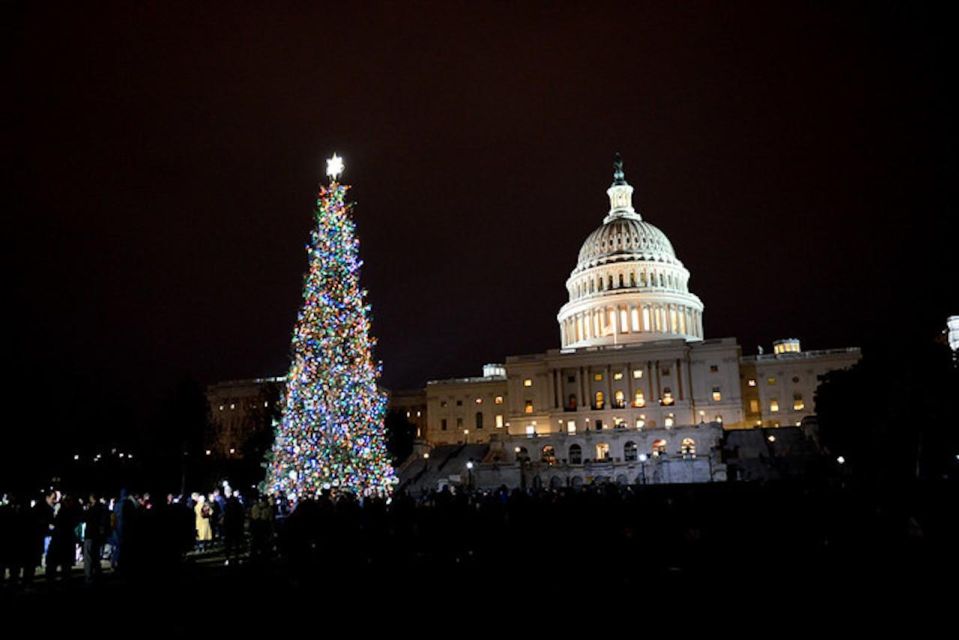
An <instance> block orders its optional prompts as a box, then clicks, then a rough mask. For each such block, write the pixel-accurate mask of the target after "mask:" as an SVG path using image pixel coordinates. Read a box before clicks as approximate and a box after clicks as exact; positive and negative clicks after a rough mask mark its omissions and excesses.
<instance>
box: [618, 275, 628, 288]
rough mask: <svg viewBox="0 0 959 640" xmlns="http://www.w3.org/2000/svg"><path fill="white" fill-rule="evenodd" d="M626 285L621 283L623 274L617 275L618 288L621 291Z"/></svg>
mask: <svg viewBox="0 0 959 640" xmlns="http://www.w3.org/2000/svg"><path fill="white" fill-rule="evenodd" d="M625 286H626V284H625V283H624V282H623V274H619V288H620V289H622V288H623V287H625Z"/></svg>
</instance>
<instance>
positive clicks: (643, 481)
mask: <svg viewBox="0 0 959 640" xmlns="http://www.w3.org/2000/svg"><path fill="white" fill-rule="evenodd" d="M648 459H649V458H648V457H647V455H646V454H645V453H641V454H639V466H640V474H641V475H640V476H639V480H640V481H639V484H646V461H647V460H648Z"/></svg>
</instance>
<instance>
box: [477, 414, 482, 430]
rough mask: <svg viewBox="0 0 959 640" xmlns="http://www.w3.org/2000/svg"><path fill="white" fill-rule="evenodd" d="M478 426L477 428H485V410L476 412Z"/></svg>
mask: <svg viewBox="0 0 959 640" xmlns="http://www.w3.org/2000/svg"><path fill="white" fill-rule="evenodd" d="M476 428H477V429H482V428H483V412H482V411H477V412H476Z"/></svg>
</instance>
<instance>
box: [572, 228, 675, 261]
mask: <svg viewBox="0 0 959 640" xmlns="http://www.w3.org/2000/svg"><path fill="white" fill-rule="evenodd" d="M626 260H648V261H653V262H665V263H667V264H679V261H678V260H676V253H675V252H674V251H673V245H672V244H671V243H670V242H669V238H667V237H666V234H665V233H663V232H662V231H660V230H659V229H657V228H656V227H654V226H653V225H651V224H649V223H648V222H644V221H643V220H639V219H638V218H632V217H624V216H620V217H618V218H615V219H613V220H611V221H610V222H608V223H606V224H604V225H603V226H601V227H600V228H599V229H597V230H596V231H594V232H592V233H591V234H589V237H588V238H586V242H584V243H583V248H582V249H580V250H579V260H578V262H577V265H576V269H577V270H581V269H588V268H590V267H594V266H596V265H598V264H610V263H613V262H621V261H626Z"/></svg>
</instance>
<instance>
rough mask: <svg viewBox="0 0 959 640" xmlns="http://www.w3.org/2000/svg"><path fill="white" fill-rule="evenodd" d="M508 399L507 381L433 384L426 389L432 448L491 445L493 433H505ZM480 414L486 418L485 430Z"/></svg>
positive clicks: (458, 381) (433, 382)
mask: <svg viewBox="0 0 959 640" xmlns="http://www.w3.org/2000/svg"><path fill="white" fill-rule="evenodd" d="M508 397H509V396H508V394H507V381H506V380H505V379H502V378H460V379H453V380H436V381H431V382H429V383H428V384H427V385H426V415H427V433H426V439H427V441H428V442H430V443H431V444H455V443H460V442H471V443H478V442H487V441H489V438H490V434H492V433H497V432H498V433H501V434H502V433H504V432H505V431H506V422H507V414H508V409H507V407H508V402H509V400H508ZM500 399H501V402H498V400H500ZM477 401H478V402H477ZM476 414H481V415H482V426H478V424H477V417H476ZM497 416H501V417H502V420H501V422H502V426H500V427H497V426H496V425H497ZM444 421H445V428H444ZM464 432H468V433H464Z"/></svg>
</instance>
